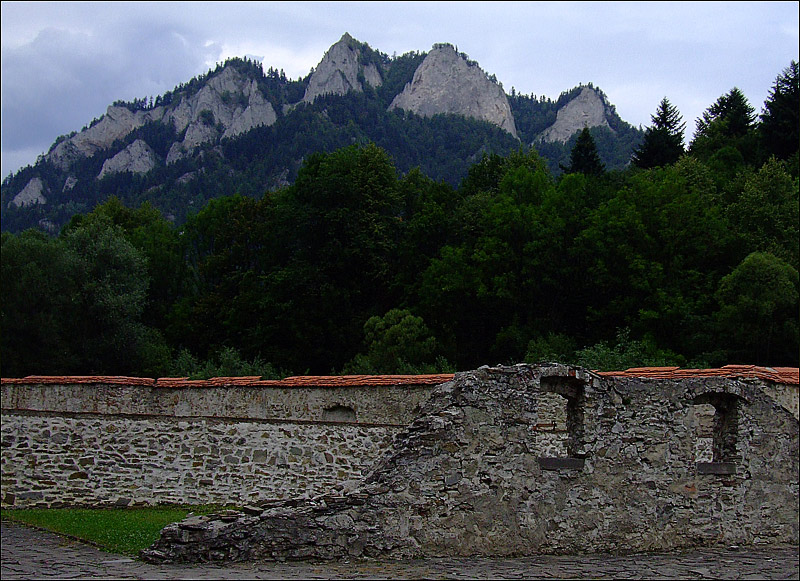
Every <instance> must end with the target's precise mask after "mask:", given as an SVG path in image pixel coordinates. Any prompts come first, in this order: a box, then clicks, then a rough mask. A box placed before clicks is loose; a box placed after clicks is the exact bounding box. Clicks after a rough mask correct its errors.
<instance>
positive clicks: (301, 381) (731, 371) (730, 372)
mask: <svg viewBox="0 0 800 581" xmlns="http://www.w3.org/2000/svg"><path fill="white" fill-rule="evenodd" d="M595 373H597V374H598V375H600V376H601V377H629V378H640V379H688V378H692V377H730V378H742V379H746V378H752V379H762V380H767V381H772V382H774V383H780V384H785V385H800V369H799V368H797V367H759V366H757V365H725V366H724V367H720V368H715V369H681V368H679V367H631V368H630V369H626V370H625V371H596V372H595ZM453 377H454V374H452V373H437V374H427V375H298V376H292V377H287V378H285V379H261V377H259V376H245V377H214V378H211V379H188V378H186V377H159V378H158V379H153V378H146V377H125V376H116V375H114V376H108V375H74V376H52V375H29V376H27V377H22V378H7V377H4V378H2V379H0V381H1V382H2V383H3V384H16V385H48V384H49V385H52V384H113V385H128V386H142V387H162V388H171V389H181V388H192V387H369V386H373V387H379V386H394V385H396V386H401V385H406V386H411V385H439V384H441V383H446V382H448V381H450V380H451V379H453Z"/></svg>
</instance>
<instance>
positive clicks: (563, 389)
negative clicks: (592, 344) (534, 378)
mask: <svg viewBox="0 0 800 581" xmlns="http://www.w3.org/2000/svg"><path fill="white" fill-rule="evenodd" d="M540 389H541V391H540V399H539V418H540V425H541V424H542V423H544V424H547V423H548V422H550V421H552V423H553V430H552V434H551V435H550V439H549V441H547V440H545V438H546V437H547V431H546V430H544V431H543V432H541V433H540V436H539V437H540V439H542V440H545V441H544V442H542V443H546V444H547V445H545V446H544V447H543V450H542V451H543V456H542V457H540V458H539V466H540V467H541V468H542V470H581V469H582V468H583V465H584V458H585V457H586V455H585V453H584V450H583V429H584V428H583V409H584V384H583V382H582V381H581V380H579V379H576V378H574V377H561V376H549V377H542V378H541V380H540ZM542 420H545V421H544V422H542Z"/></svg>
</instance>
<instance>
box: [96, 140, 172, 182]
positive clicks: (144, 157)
mask: <svg viewBox="0 0 800 581" xmlns="http://www.w3.org/2000/svg"><path fill="white" fill-rule="evenodd" d="M157 161H158V157H157V156H156V154H155V152H154V151H153V150H152V149H150V146H149V145H147V144H146V143H145V142H144V141H142V140H141V139H137V140H136V141H134V142H133V143H131V144H130V145H129V146H128V147H126V148H125V149H123V150H122V151H120V152H119V153H118V154H117V155H115V156H114V157H112V158H110V159H107V160H106V161H105V162H104V163H103V169H101V170H100V173H99V174H98V176H97V179H102V178H103V177H105V176H107V175H109V174H112V173H120V172H124V171H127V172H131V173H137V174H142V173H147V172H149V171H150V170H151V169H153V168H154V167H155V166H156V163H157Z"/></svg>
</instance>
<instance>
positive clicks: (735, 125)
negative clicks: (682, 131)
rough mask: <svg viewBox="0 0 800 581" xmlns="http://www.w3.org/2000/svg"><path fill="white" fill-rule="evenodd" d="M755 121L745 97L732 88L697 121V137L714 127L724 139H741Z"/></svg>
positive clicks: (753, 111) (750, 106)
mask: <svg viewBox="0 0 800 581" xmlns="http://www.w3.org/2000/svg"><path fill="white" fill-rule="evenodd" d="M755 120H756V117H755V110H754V109H753V107H752V105H750V103H749V102H748V100H747V97H745V96H744V93H742V91H741V90H740V89H739V88H738V87H734V88H733V89H731V90H730V92H729V93H727V94H725V95H722V97H720V98H719V99H717V100H716V102H715V103H714V104H713V105H711V107H709V108H708V109H706V110H705V111H704V112H703V115H702V117H700V118H699V119H698V120H697V135H698V136H701V135H705V134H707V133H709V132H710V131H711V130H712V128H713V127H714V126H716V127H717V128H718V129H719V131H720V132H721V133H722V135H724V136H725V137H742V136H744V135H745V134H746V133H747V132H748V131H749V130H750V129H752V128H753V123H754V122H755Z"/></svg>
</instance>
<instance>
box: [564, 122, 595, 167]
mask: <svg viewBox="0 0 800 581" xmlns="http://www.w3.org/2000/svg"><path fill="white" fill-rule="evenodd" d="M561 169H562V170H564V173H582V174H584V175H589V176H598V175H602V174H603V172H605V167H604V166H603V162H602V161H600V155H599V154H598V153H597V146H596V145H595V143H594V138H593V137H592V134H591V133H589V129H588V128H587V127H584V128H583V130H582V131H581V132H580V134H579V135H578V140H577V141H576V142H575V147H573V148H572V153H571V154H570V164H569V167H563V166H561Z"/></svg>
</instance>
